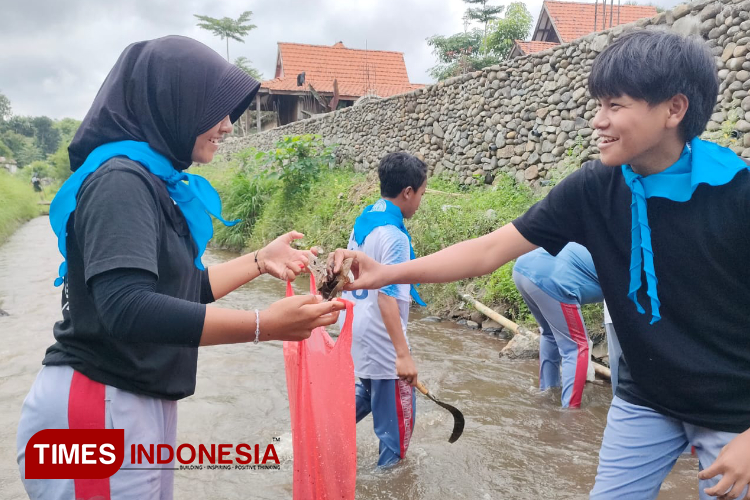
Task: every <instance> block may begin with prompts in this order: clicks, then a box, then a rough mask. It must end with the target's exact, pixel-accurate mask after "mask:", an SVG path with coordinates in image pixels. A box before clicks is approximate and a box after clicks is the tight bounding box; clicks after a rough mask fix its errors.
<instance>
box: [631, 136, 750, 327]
mask: <svg viewBox="0 0 750 500" xmlns="http://www.w3.org/2000/svg"><path fill="white" fill-rule="evenodd" d="M746 168H748V166H747V165H746V164H745V162H744V161H743V160H742V159H741V158H740V157H739V156H737V155H736V154H735V153H734V152H733V151H732V150H731V149H728V148H724V147H721V146H719V145H717V144H714V143H712V142H707V141H703V140H701V139H698V138H697V137H696V138H695V139H693V140H692V141H690V143H689V144H687V145H686V146H685V148H684V149H683V151H682V154H681V155H680V158H679V159H678V160H677V162H675V163H674V164H673V165H672V166H670V167H669V168H667V169H666V170H664V171H662V172H659V173H657V174H651V175H648V176H646V177H644V176H642V175H639V174H636V173H635V172H633V169H632V168H631V167H630V165H623V166H622V174H623V176H624V177H625V182H626V183H627V185H628V187H629V188H630V191H631V193H632V198H631V203H630V213H631V217H632V224H631V229H630V235H631V247H630V287H629V288H628V298H629V299H630V300H631V301H633V303H634V304H635V306H636V308H637V309H638V312H639V313H641V314H645V310H644V309H643V307H642V306H641V305H640V304H639V303H638V298H637V294H638V290H640V288H641V270H643V271H644V272H645V273H646V294H647V295H648V297H649V298H650V299H651V324H652V325H653V324H654V323H656V322H657V321H659V320H660V319H661V315H660V314H659V306H660V305H661V302H659V296H658V294H657V291H656V285H657V283H658V280H657V279H656V270H655V269H654V251H653V248H652V247H651V228H650V227H649V225H648V215H647V207H646V199H648V198H653V197H656V198H666V199H668V200H672V201H678V202H684V201H688V200H689V199H690V198H691V197H692V196H693V193H694V192H695V190H696V189H697V188H698V186H699V185H700V184H708V185H709V186H722V185H724V184H726V183H728V182H729V181H731V180H732V179H733V178H734V176H735V175H737V173H738V172H740V171H742V170H744V169H746Z"/></svg>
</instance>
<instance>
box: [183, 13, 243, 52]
mask: <svg viewBox="0 0 750 500" xmlns="http://www.w3.org/2000/svg"><path fill="white" fill-rule="evenodd" d="M252 15H253V13H252V11H249V10H246V11H245V12H243V13H242V14H240V17H238V18H237V19H232V18H230V17H222V18H221V19H216V18H214V17H209V16H201V15H198V14H193V16H195V17H197V18H198V19H199V20H200V21H201V22H199V23H198V25H197V26H198V27H199V28H202V29H204V30H208V31H210V32H211V33H213V34H214V35H215V36H218V37H220V38H221V39H222V40H224V39H225V38H226V39H227V61H229V39H230V38H231V39H232V40H237V41H238V42H241V43H245V41H244V40H243V39H242V38H241V37H244V36H247V34H248V33H250V31H251V30H254V29H255V28H257V26H255V25H254V24H247V23H248V21H250V16H252Z"/></svg>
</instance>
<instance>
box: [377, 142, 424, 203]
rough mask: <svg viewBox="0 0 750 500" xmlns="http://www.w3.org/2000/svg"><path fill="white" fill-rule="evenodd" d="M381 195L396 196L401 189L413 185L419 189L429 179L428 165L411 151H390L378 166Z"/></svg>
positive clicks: (414, 188) (386, 196) (412, 186)
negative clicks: (410, 152)
mask: <svg viewBox="0 0 750 500" xmlns="http://www.w3.org/2000/svg"><path fill="white" fill-rule="evenodd" d="M378 177H379V178H380V196H383V197H385V198H395V197H396V196H398V195H399V194H401V191H403V190H404V189H406V188H408V187H411V188H412V189H413V190H414V191H416V190H417V189H419V188H420V187H421V186H422V184H424V181H425V180H426V179H427V165H425V163H424V162H423V161H422V160H420V159H419V158H417V157H416V156H413V155H410V154H409V153H404V152H398V153H388V154H387V155H385V156H384V157H383V159H382V160H380V165H379V166H378Z"/></svg>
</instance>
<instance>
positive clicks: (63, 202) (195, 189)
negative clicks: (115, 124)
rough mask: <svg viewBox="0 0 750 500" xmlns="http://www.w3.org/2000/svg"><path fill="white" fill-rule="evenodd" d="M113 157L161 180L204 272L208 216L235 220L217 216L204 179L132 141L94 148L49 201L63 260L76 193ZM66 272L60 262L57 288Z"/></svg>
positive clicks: (216, 203) (210, 231)
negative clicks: (138, 167)
mask: <svg viewBox="0 0 750 500" xmlns="http://www.w3.org/2000/svg"><path fill="white" fill-rule="evenodd" d="M115 156H125V157H127V158H130V159H131V160H133V161H135V162H138V163H140V164H141V165H143V166H144V167H146V169H148V171H149V172H151V173H152V174H154V175H155V176H157V177H158V178H159V179H161V180H163V181H164V183H165V184H166V185H167V191H168V192H169V195H170V196H171V197H172V199H173V200H174V202H175V203H176V204H177V206H178V207H179V208H180V210H181V211H182V214H183V215H184V216H185V220H186V221H187V224H188V228H189V229H190V235H191V236H192V237H193V241H195V244H196V245H197V247H198V255H197V256H196V257H195V267H197V268H198V269H201V270H202V269H205V268H204V267H203V263H202V262H201V257H202V256H203V253H204V252H205V251H206V245H207V244H208V241H209V240H210V239H211V237H212V236H213V234H214V229H213V224H212V222H211V215H213V216H214V217H216V218H217V219H218V220H220V221H221V222H222V223H224V225H226V226H233V225H235V224H237V223H238V222H239V220H235V221H226V220H224V219H223V218H222V217H221V199H220V198H219V194H218V193H217V192H216V190H215V189H214V188H213V186H211V183H210V182H208V180H206V179H204V178H203V177H201V176H199V175H193V174H188V173H185V172H181V171H179V170H176V169H175V168H174V167H173V166H172V164H171V163H170V162H169V160H167V159H166V158H165V157H164V156H162V155H161V154H159V153H157V152H156V151H154V150H153V149H152V148H151V147H150V146H149V145H148V144H147V143H145V142H136V141H119V142H110V143H108V144H104V145H102V146H99V147H98V148H96V149H94V150H93V151H92V152H91V154H89V155H88V157H87V158H86V161H85V162H84V163H83V164H82V165H81V166H80V167H79V168H78V169H77V170H76V171H75V172H74V173H73V175H71V176H70V177H69V178H68V180H67V181H65V183H64V184H63V185H62V187H61V188H60V190H59V191H58V192H57V195H56V196H55V198H54V199H53V200H52V203H51V204H50V211H49V221H50V224H51V225H52V230H53V231H54V232H55V234H56V235H57V248H58V249H59V250H60V253H61V254H62V256H63V259H65V258H67V248H66V246H65V239H66V237H67V231H66V228H67V225H68V219H70V214H72V213H73V211H74V210H75V208H76V197H77V195H78V190H79V189H80V188H81V185H82V184H83V181H85V180H86V178H87V177H88V176H89V175H90V174H91V173H92V172H94V171H95V170H96V169H97V168H99V167H100V166H101V165H102V164H103V163H104V162H106V161H107V160H109V159H110V158H114V157H115ZM184 181H186V182H184ZM209 214H211V215H209ZM67 273H68V263H67V262H66V261H65V260H63V263H62V264H60V269H59V277H58V278H57V279H56V280H55V286H60V285H61V284H62V283H63V281H64V278H65V275H66V274H67Z"/></svg>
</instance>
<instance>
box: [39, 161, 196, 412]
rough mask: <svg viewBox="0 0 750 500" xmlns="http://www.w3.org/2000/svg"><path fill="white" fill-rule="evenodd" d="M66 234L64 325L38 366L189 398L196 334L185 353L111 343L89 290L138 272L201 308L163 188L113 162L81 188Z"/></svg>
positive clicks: (186, 238) (189, 243) (189, 256)
mask: <svg viewBox="0 0 750 500" xmlns="http://www.w3.org/2000/svg"><path fill="white" fill-rule="evenodd" d="M67 229H68V237H67V252H68V256H67V262H68V274H67V276H66V279H65V285H64V289H63V293H62V316H63V319H62V321H60V322H58V323H56V324H55V327H54V335H55V339H56V340H57V342H56V343H55V344H54V345H52V346H51V347H50V348H49V349H47V354H46V356H45V358H44V361H43V363H44V364H45V365H68V366H71V367H72V368H74V369H75V370H77V371H79V372H81V373H83V374H84V375H86V376H87V377H89V378H91V379H92V380H95V381H98V382H101V383H103V384H107V385H111V386H114V387H117V388H120V389H124V390H127V391H131V392H135V393H139V394H145V395H148V396H152V397H158V398H163V399H180V398H184V397H187V396H190V395H191V394H193V392H194V391H195V374H196V366H197V360H198V348H197V346H196V345H195V339H196V336H195V333H194V332H193V333H190V334H189V335H188V336H189V337H190V339H189V340H187V341H186V343H187V344H193V345H187V346H180V345H165V344H164V340H163V339H159V338H154V339H153V342H149V343H146V342H143V341H142V340H141V341H132V339H130V341H128V339H118V338H116V337H115V336H113V335H111V334H110V333H108V332H107V330H106V328H105V327H104V326H103V325H102V322H101V320H100V318H99V315H98V312H97V308H96V306H95V303H94V300H93V297H92V294H91V291H90V289H89V285H90V284H91V283H90V280H91V278H93V277H94V276H97V275H101V274H102V273H106V272H108V271H111V270H114V269H140V270H145V271H148V272H150V273H152V274H153V275H155V276H156V277H157V282H156V289H155V292H156V293H159V294H163V295H166V296H170V297H175V298H177V299H184V300H185V301H190V302H193V303H199V302H200V301H201V279H202V277H203V278H204V280H205V272H202V271H200V270H199V269H197V268H196V267H195V264H194V263H193V260H194V258H195V255H196V246H195V243H194V242H193V240H192V239H191V236H190V232H189V229H188V227H187V222H186V221H185V218H184V216H183V215H182V213H181V212H180V210H179V208H178V207H177V206H176V205H174V203H173V202H172V200H171V198H170V197H169V193H168V192H167V189H166V186H165V185H164V183H163V182H162V181H161V180H159V179H158V178H157V177H156V176H154V175H153V174H151V173H150V172H148V171H147V170H146V169H145V168H144V167H143V166H141V165H140V164H138V163H135V162H133V161H131V160H129V159H127V158H123V157H117V158H113V159H111V160H109V161H107V162H106V163H105V164H103V165H102V166H101V167H99V168H98V169H97V170H96V171H95V172H94V173H92V174H91V175H90V176H89V177H88V178H87V179H86V180H85V181H84V183H83V185H82V186H81V189H80V190H79V192H78V196H77V206H76V210H75V212H73V214H72V215H71V218H70V220H69V221H68V227H67ZM204 292H205V290H204ZM204 295H205V293H204ZM200 307H203V306H200ZM203 314H205V312H203ZM197 328H198V329H199V330H200V329H201V328H202V323H201V324H198V325H197ZM172 337H174V336H172ZM198 338H199V336H198Z"/></svg>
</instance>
